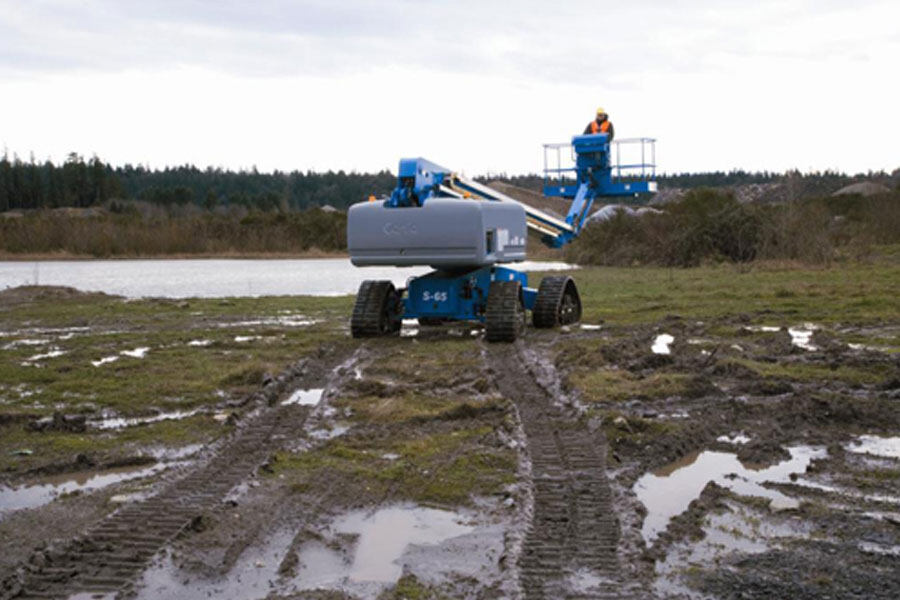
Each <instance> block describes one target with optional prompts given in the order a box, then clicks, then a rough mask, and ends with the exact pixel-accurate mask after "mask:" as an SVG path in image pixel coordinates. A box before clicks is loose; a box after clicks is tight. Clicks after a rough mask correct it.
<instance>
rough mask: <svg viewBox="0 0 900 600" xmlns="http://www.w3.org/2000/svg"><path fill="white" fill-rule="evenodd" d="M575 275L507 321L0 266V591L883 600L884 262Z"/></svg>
mask: <svg viewBox="0 0 900 600" xmlns="http://www.w3.org/2000/svg"><path fill="white" fill-rule="evenodd" d="M537 277H539V275H538V276H536V277H535V279H537ZM574 277H575V278H576V280H577V281H578V284H579V286H580V288H581V290H582V297H583V298H584V299H585V301H586V306H585V318H584V320H583V323H582V324H581V325H580V326H575V327H571V328H566V329H564V330H562V331H553V332H547V331H536V330H534V329H529V331H528V332H527V335H526V337H525V339H524V340H522V341H520V342H517V343H516V344H515V345H488V344H486V343H485V342H484V341H483V339H482V333H481V331H480V330H479V329H478V328H477V327H468V326H465V327H463V326H445V327H438V328H425V327H419V326H418V325H416V324H414V323H408V324H405V325H404V329H403V331H402V335H401V337H399V338H394V339H379V340H367V341H365V342H360V341H357V340H352V339H351V338H350V337H349V334H348V327H347V315H348V314H349V309H350V303H351V300H350V299H347V298H308V297H305V298H260V299H251V298H246V299H222V300H185V301H160V300H141V301H126V300H123V299H120V298H114V297H108V296H103V295H88V294H82V293H80V292H76V291H74V290H66V289H58V288H17V289H14V290H6V291H4V292H0V471H2V474H0V598H4V599H5V598H17V597H68V596H70V595H72V594H78V593H86V594H88V596H83V597H90V594H92V593H97V594H101V595H103V594H106V595H108V596H109V597H113V596H119V597H139V598H201V597H203V598H206V597H223V598H317V599H321V598H382V599H392V598H398V599H399V598H529V599H530V598H823V597H828V598H896V597H898V596H900V318H898V313H897V303H896V290H897V289H898V287H900V285H898V284H900V268H898V266H897V265H896V264H894V263H893V262H891V261H886V262H879V263H873V264H868V265H845V266H836V267H833V268H830V269H821V270H803V269H797V268H795V267H792V266H783V265H781V266H779V265H768V266H765V267H757V268H755V269H754V270H751V271H749V272H739V271H735V270H733V269H730V268H726V267H709V268H698V269H692V270H682V271H669V270H656V269H584V270H580V271H576V272H575V273H574Z"/></svg>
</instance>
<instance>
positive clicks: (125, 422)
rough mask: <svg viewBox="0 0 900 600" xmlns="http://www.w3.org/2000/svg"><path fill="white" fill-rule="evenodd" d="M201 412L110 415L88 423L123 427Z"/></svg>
mask: <svg viewBox="0 0 900 600" xmlns="http://www.w3.org/2000/svg"><path fill="white" fill-rule="evenodd" d="M199 412H200V410H199V409H194V410H175V411H172V412H165V413H159V414H158V415H153V416H152V417H128V418H126V417H109V418H106V419H99V420H96V421H88V425H90V426H91V427H94V428H96V429H122V428H123V427H134V426H135V425H146V424H147V423H157V422H159V421H178V420H180V419H186V418H188V417H193V416H194V415H196V414H197V413H199Z"/></svg>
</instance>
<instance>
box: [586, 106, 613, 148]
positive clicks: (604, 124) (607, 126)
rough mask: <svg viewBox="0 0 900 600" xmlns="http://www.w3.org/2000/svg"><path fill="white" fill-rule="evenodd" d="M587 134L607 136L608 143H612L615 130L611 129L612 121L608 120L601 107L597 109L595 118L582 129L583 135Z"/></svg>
mask: <svg viewBox="0 0 900 600" xmlns="http://www.w3.org/2000/svg"><path fill="white" fill-rule="evenodd" d="M589 133H605V134H607V135H609V140H608V141H610V142H611V141H613V137H614V136H615V135H616V132H615V129H613V124H612V121H610V120H609V115H607V114H606V111H605V110H603V107H600V108H598V109H597V118H596V119H594V120H593V121H591V122H590V123H588V125H587V127H585V128H584V135H587V134H589Z"/></svg>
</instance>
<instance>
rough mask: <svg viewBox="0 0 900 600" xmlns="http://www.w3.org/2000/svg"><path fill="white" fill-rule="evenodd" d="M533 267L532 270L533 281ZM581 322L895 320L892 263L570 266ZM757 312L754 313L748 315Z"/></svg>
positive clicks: (899, 283)
mask: <svg viewBox="0 0 900 600" xmlns="http://www.w3.org/2000/svg"><path fill="white" fill-rule="evenodd" d="M540 276H541V274H537V273H536V274H532V278H531V284H532V285H535V286H536V285H537V283H538V282H539V281H540ZM572 276H573V277H574V278H575V281H576V283H577V284H578V289H579V292H580V294H581V298H582V302H583V303H584V319H583V320H584V322H586V323H597V322H600V321H601V320H603V321H606V322H608V323H611V324H623V325H624V324H629V325H630V324H636V323H650V322H655V321H658V320H659V319H661V318H662V317H664V316H666V315H672V314H674V315H680V316H682V317H685V318H696V319H712V318H715V317H720V316H724V315H736V314H744V313H746V314H750V315H754V314H758V313H760V312H762V311H771V316H768V315H767V317H766V319H765V320H766V321H767V322H770V321H774V320H775V319H778V318H782V319H787V321H789V322H791V323H794V322H802V321H813V322H816V323H820V324H833V323H874V322H878V321H880V320H896V318H897V289H898V288H900V265H898V264H896V261H894V260H880V261H878V262H875V263H871V264H868V263H843V264H839V265H835V266H832V267H828V268H798V267H796V266H778V265H768V264H756V265H754V266H753V267H752V268H750V270H748V271H743V270H740V269H738V268H736V267H734V266H731V265H721V266H708V267H696V268H692V269H666V268H651V267H645V268H624V267H586V268H583V269H579V270H577V271H574V272H573V273H572ZM755 318H756V319H759V317H755Z"/></svg>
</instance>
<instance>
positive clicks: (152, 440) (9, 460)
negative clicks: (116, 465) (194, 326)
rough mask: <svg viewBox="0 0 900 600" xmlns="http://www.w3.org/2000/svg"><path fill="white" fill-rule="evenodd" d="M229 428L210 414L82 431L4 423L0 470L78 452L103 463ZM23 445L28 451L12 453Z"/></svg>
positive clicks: (69, 458)
mask: <svg viewBox="0 0 900 600" xmlns="http://www.w3.org/2000/svg"><path fill="white" fill-rule="evenodd" d="M231 429H232V428H231V426H229V425H222V424H220V423H217V422H215V421H214V420H213V418H212V417H211V416H210V415H195V416H192V417H187V418H185V419H180V420H171V421H159V422H156V423H149V424H147V425H139V426H135V427H128V428H125V429H121V430H117V431H87V432H84V433H67V432H57V431H48V432H33V431H29V430H27V429H25V428H24V427H23V426H22V425H21V424H11V425H5V426H3V427H0V471H4V472H25V471H29V470H31V469H35V468H38V467H42V466H46V465H51V464H64V463H71V462H74V460H75V457H76V456H77V455H79V454H86V455H88V456H90V457H91V458H92V459H93V460H95V461H96V462H98V463H103V462H108V461H110V460H112V459H115V458H121V457H123V456H129V455H134V454H136V453H139V452H141V451H142V450H147V449H148V448H155V447H161V446H165V447H168V448H178V447H182V446H186V445H189V444H205V443H207V442H209V441H211V440H213V439H215V438H216V437H218V436H220V435H223V434H224V433H227V432H229V431H231ZM23 449H27V450H30V451H31V452H32V454H30V455H27V456H17V455H14V452H15V451H18V450H23Z"/></svg>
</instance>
